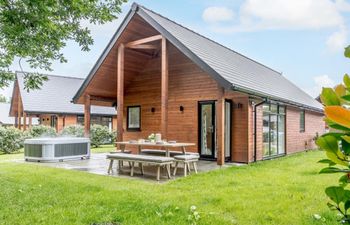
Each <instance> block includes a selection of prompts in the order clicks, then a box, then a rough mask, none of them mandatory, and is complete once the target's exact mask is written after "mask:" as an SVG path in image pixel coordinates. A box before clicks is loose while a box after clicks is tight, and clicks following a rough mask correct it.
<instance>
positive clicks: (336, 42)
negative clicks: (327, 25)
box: [326, 28, 348, 52]
mask: <svg viewBox="0 0 350 225" xmlns="http://www.w3.org/2000/svg"><path fill="white" fill-rule="evenodd" d="M347 36H348V32H347V30H346V29H345V28H341V29H340V30H339V31H336V32H334V33H333V34H331V36H329V37H328V39H327V42H326V44H327V47H328V49H329V50H330V51H332V52H338V51H339V50H343V49H344V47H345V46H346V44H347Z"/></svg>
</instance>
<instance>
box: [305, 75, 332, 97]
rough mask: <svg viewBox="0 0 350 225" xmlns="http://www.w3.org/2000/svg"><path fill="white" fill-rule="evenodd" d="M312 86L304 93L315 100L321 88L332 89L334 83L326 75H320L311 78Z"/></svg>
mask: <svg viewBox="0 0 350 225" xmlns="http://www.w3.org/2000/svg"><path fill="white" fill-rule="evenodd" d="M313 80H314V86H313V87H310V88H306V89H305V91H306V92H307V93H308V94H309V95H311V96H312V97H314V98H316V97H317V96H318V95H320V93H321V91H322V88H323V87H334V86H335V82H334V81H333V80H332V79H331V78H330V77H329V76H328V75H320V76H316V77H314V78H313Z"/></svg>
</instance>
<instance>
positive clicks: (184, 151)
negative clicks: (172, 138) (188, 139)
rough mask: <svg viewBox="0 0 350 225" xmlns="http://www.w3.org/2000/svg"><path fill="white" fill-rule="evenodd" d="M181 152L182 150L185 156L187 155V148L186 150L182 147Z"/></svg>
mask: <svg viewBox="0 0 350 225" xmlns="http://www.w3.org/2000/svg"><path fill="white" fill-rule="evenodd" d="M181 150H182V153H183V154H184V155H186V148H185V146H182V147H181Z"/></svg>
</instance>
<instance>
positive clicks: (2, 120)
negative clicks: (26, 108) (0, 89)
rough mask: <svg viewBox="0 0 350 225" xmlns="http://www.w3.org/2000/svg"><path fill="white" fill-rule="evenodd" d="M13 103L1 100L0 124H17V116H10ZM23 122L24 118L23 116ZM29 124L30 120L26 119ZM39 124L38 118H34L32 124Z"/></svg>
mask: <svg viewBox="0 0 350 225" xmlns="http://www.w3.org/2000/svg"><path fill="white" fill-rule="evenodd" d="M10 107H11V104H10V103H7V102H0V125H15V118H14V117H11V116H9V112H10ZM22 123H23V118H22ZM26 123H27V125H29V120H28V119H27V120H26ZM37 124H39V122H38V119H37V118H32V125H37Z"/></svg>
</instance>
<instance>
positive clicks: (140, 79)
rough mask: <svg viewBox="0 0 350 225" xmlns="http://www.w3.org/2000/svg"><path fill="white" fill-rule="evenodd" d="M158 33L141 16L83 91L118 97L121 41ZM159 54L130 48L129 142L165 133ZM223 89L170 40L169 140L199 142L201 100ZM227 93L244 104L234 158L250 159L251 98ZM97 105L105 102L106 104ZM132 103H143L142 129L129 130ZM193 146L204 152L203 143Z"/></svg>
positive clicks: (236, 120) (236, 123)
mask: <svg viewBox="0 0 350 225" xmlns="http://www.w3.org/2000/svg"><path fill="white" fill-rule="evenodd" d="M157 34H159V33H158V32H157V31H156V30H155V29H154V28H152V27H151V26H149V25H148V24H147V23H146V22H145V21H143V20H142V19H141V18H140V17H139V16H135V18H134V19H133V20H131V21H130V23H129V25H128V26H127V27H126V30H125V31H124V32H123V34H122V35H121V37H120V39H119V40H118V42H117V43H116V44H115V46H114V47H113V48H112V50H111V52H110V54H108V56H107V57H106V59H105V60H104V62H103V63H102V65H101V66H100V68H99V69H98V70H97V72H96V74H95V76H94V78H93V79H92V80H91V82H90V84H89V85H88V87H87V89H86V90H85V92H84V93H83V95H84V94H90V95H91V96H99V97H106V98H116V95H117V89H116V85H115V84H116V82H117V81H116V71H117V48H118V45H119V44H120V43H128V42H130V41H134V40H138V39H141V38H146V37H150V36H153V35H157ZM155 44H156V43H155ZM159 56H160V55H159V53H157V51H153V52H152V51H141V50H138V51H135V50H130V49H126V50H125V64H124V67H125V84H124V88H125V99H124V115H125V116H124V120H123V127H124V129H125V133H124V139H125V140H130V139H139V138H147V136H148V135H149V134H150V133H158V132H160V94H161V90H160V87H161V80H160V72H161V70H160V69H161V64H160V57H159ZM217 88H218V84H217V82H216V81H215V80H214V79H212V78H211V77H210V76H209V75H208V74H206V73H205V72H203V71H202V70H201V69H200V68H199V67H198V66H196V65H195V64H194V63H193V62H192V61H191V60H189V59H188V58H187V57H186V56H184V55H183V54H182V53H180V52H179V51H178V50H177V49H176V48H175V47H174V46H172V45H171V44H169V102H168V140H177V141H184V142H193V143H196V145H198V101H205V100H216V95H217ZM83 95H82V96H83ZM225 97H226V98H227V99H231V100H233V102H234V103H235V104H236V103H241V104H242V108H240V109H234V110H233V121H232V123H233V129H232V145H233V148H232V149H233V152H232V154H231V155H232V159H233V161H237V162H247V161H248V127H247V126H248V103H249V102H248V96H246V95H243V94H241V93H237V92H233V91H229V92H227V91H226V94H225ZM78 103H80V104H82V103H83V98H80V99H79V100H78ZM93 104H101V105H103V102H100V103H98V102H93ZM132 105H141V111H142V115H141V116H142V118H141V123H142V127H141V132H128V131H127V130H126V113H127V112H126V108H127V106H132ZM180 106H183V108H184V111H183V112H181V111H180ZM152 108H155V112H151V109H152ZM189 150H190V151H193V152H198V146H196V147H192V148H189Z"/></svg>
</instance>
